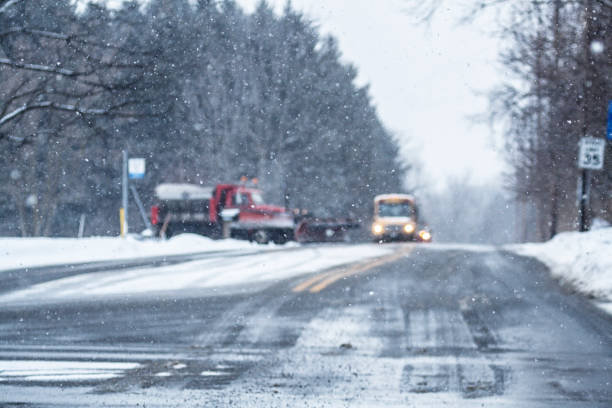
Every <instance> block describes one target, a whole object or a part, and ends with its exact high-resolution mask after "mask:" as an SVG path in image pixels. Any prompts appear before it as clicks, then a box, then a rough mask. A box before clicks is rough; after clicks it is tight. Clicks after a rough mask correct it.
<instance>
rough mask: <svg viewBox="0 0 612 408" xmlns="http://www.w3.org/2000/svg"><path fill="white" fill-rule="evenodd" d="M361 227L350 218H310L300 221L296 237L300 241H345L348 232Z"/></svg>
mask: <svg viewBox="0 0 612 408" xmlns="http://www.w3.org/2000/svg"><path fill="white" fill-rule="evenodd" d="M359 227H360V224H359V223H358V222H356V221H354V220H351V219H348V218H308V219H304V220H302V221H300V222H299V223H298V226H297V228H296V231H295V238H296V240H297V241H298V242H345V241H347V239H348V235H347V234H346V232H347V231H348V230H350V229H355V228H359Z"/></svg>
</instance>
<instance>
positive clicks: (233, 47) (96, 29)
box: [0, 0, 410, 236]
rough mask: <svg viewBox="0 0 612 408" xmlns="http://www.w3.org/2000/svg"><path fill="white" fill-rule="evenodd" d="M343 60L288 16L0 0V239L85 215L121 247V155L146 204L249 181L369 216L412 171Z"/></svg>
mask: <svg viewBox="0 0 612 408" xmlns="http://www.w3.org/2000/svg"><path fill="white" fill-rule="evenodd" d="M340 57H341V54H340V50H339V49H338V45H337V43H336V41H335V39H334V38H332V37H322V36H321V35H320V34H319V33H318V31H317V29H316V27H315V26H314V24H313V22H311V21H309V20H308V19H307V18H305V17H304V16H303V15H302V14H300V13H299V12H297V11H295V10H293V9H292V8H291V7H290V6H287V7H286V8H285V9H284V11H283V12H282V13H281V14H280V15H279V14H276V13H275V12H274V11H273V9H272V8H271V7H270V6H269V5H267V4H266V3H265V2H261V3H260V4H259V6H258V7H257V8H256V10H255V11H254V12H253V13H251V14H247V13H245V12H244V11H243V10H242V9H241V8H240V7H239V6H238V5H237V4H236V3H235V2H234V1H231V0H224V1H213V0H199V1H196V2H192V1H188V0H171V1H168V0H165V1H163V0H152V1H150V2H148V3H146V4H145V5H143V4H140V3H138V2H131V3H124V4H123V7H122V8H121V9H119V10H108V9H106V8H104V7H102V6H99V5H97V4H88V5H87V7H86V8H85V9H84V10H79V11H77V9H76V6H75V5H74V4H73V2H71V1H70V0H40V1H30V0H0V82H1V83H2V87H1V88H0V147H1V150H0V192H1V193H2V194H1V196H0V214H1V217H0V235H24V236H29V235H35V236H39V235H74V234H75V232H76V228H77V227H76V225H77V220H78V218H79V216H80V215H81V214H86V215H87V217H88V218H87V220H88V221H87V229H86V231H87V233H88V234H115V233H117V231H118V221H116V219H117V212H118V207H119V203H120V174H121V151H122V150H123V149H127V150H128V151H129V153H130V155H131V156H133V157H136V156H138V157H145V158H146V159H147V176H146V178H145V180H143V181H139V182H138V184H137V188H138V190H139V191H140V192H141V194H142V195H143V198H144V201H145V202H149V203H150V202H151V201H152V196H151V194H152V191H153V189H154V187H155V185H157V184H158V183H161V182H188V183H196V184H202V185H213V184H215V183H218V182H233V181H237V180H239V179H240V177H242V176H246V177H248V178H254V177H257V178H258V179H259V180H260V186H261V188H262V189H263V190H264V192H265V193H267V195H268V198H269V200H270V201H272V202H275V203H278V204H283V205H286V206H287V207H291V208H309V209H311V210H315V211H317V212H318V213H319V214H320V215H352V216H355V217H357V218H363V217H367V215H368V214H369V212H370V210H371V201H372V197H373V196H374V195H375V194H378V193H382V192H387V191H399V190H401V189H402V181H403V180H404V177H405V175H406V173H407V172H408V171H409V170H410V168H409V166H406V165H405V164H403V163H402V162H401V161H400V158H399V151H398V146H397V143H396V141H395V139H394V137H393V135H392V134H391V133H390V132H389V131H388V130H387V129H386V128H385V127H384V126H383V124H382V123H381V121H380V119H379V117H378V115H377V112H376V108H375V106H374V105H373V103H372V101H371V98H370V95H369V92H368V88H367V86H365V87H360V86H357V85H356V83H355V79H356V76H357V70H356V69H355V67H353V66H351V65H350V64H346V63H343V62H341V58H340ZM130 217H131V219H132V220H136V219H137V217H138V215H137V213H135V212H134V213H133V214H131V215H130Z"/></svg>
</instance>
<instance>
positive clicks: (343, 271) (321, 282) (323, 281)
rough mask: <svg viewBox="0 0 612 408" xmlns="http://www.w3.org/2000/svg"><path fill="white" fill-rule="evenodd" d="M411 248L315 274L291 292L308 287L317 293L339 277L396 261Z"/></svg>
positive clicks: (310, 290)
mask: <svg viewBox="0 0 612 408" xmlns="http://www.w3.org/2000/svg"><path fill="white" fill-rule="evenodd" d="M412 249H413V246H409V247H407V248H402V249H400V250H398V251H396V252H394V253H392V254H390V255H385V256H382V257H378V258H375V259H373V260H371V261H366V262H365V263H363V262H362V263H360V264H357V265H353V266H349V267H344V268H339V269H335V270H333V271H330V272H326V273H322V274H320V275H316V276H314V277H312V278H310V279H308V280H306V281H304V282H302V283H300V284H299V285H297V286H295V287H294V288H293V292H302V291H304V290H306V289H308V288H309V287H310V289H309V292H310V293H318V292H320V291H322V290H323V289H325V288H326V287H328V286H329V285H331V284H332V283H334V282H337V281H339V280H340V279H344V278H347V277H349V276H352V275H357V274H360V273H363V272H366V271H368V270H370V269H372V268H375V267H377V266H381V265H384V264H386V263H389V262H393V261H396V260H398V259H400V258H402V257H404V256H406V255H408V254H409V253H410V252H411V251H412Z"/></svg>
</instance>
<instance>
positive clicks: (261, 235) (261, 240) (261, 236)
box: [253, 230, 270, 244]
mask: <svg viewBox="0 0 612 408" xmlns="http://www.w3.org/2000/svg"><path fill="white" fill-rule="evenodd" d="M253 241H255V242H257V243H258V244H267V243H268V241H270V238H269V237H268V233H267V232H266V231H265V230H257V231H255V233H254V234H253Z"/></svg>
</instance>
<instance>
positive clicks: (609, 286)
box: [508, 227, 612, 302]
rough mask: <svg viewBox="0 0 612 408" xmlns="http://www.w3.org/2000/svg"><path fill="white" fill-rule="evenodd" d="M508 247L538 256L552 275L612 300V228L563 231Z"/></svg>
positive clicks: (520, 252) (602, 298) (589, 294)
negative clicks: (550, 236)
mask: <svg viewBox="0 0 612 408" xmlns="http://www.w3.org/2000/svg"><path fill="white" fill-rule="evenodd" d="M508 248H509V249H510V250H512V251H514V252H516V253H518V254H520V255H527V256H533V257H536V258H538V259H539V260H541V261H542V262H544V263H545V264H546V265H547V266H548V267H549V268H550V271H551V274H552V275H553V276H554V277H556V278H558V279H560V280H561V281H562V282H564V283H567V284H570V285H572V286H573V287H575V288H576V289H577V290H578V291H580V292H582V293H584V294H585V295H588V296H592V297H594V298H596V299H599V300H602V301H605V302H612V228H610V227H607V228H606V227H604V228H601V229H595V230H591V231H589V232H564V233H561V234H558V235H556V236H555V237H554V238H553V239H551V240H550V241H547V242H544V243H540V244H520V245H511V246H509V247H508Z"/></svg>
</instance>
